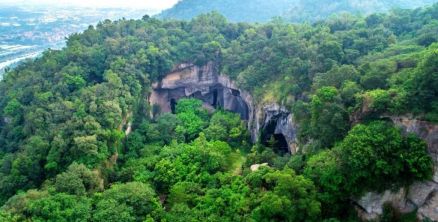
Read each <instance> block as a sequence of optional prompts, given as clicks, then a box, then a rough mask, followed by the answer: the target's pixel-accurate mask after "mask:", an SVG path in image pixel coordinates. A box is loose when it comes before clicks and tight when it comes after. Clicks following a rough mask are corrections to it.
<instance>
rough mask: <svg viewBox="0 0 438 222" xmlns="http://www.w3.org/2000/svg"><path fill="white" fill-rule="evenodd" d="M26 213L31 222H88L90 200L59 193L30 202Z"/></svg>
mask: <svg viewBox="0 0 438 222" xmlns="http://www.w3.org/2000/svg"><path fill="white" fill-rule="evenodd" d="M27 211H28V214H29V215H31V217H30V218H29V219H30V220H31V221H41V222H42V221H50V222H55V221H61V222H62V221H65V222H67V221H88V220H90V218H91V200H90V199H88V198H86V197H79V196H72V195H68V194H63V193H59V194H55V195H53V196H48V197H43V198H41V199H37V200H34V201H31V202H30V203H29V205H28V209H27Z"/></svg>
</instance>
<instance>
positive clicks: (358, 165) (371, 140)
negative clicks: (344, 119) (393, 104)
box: [335, 121, 432, 195]
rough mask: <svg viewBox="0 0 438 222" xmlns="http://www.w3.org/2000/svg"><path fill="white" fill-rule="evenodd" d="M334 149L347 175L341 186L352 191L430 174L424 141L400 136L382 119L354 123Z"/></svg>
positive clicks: (369, 188) (387, 185) (358, 191)
mask: <svg viewBox="0 0 438 222" xmlns="http://www.w3.org/2000/svg"><path fill="white" fill-rule="evenodd" d="M335 151H336V152H337V153H339V157H338V158H340V161H341V162H342V164H343V165H342V167H343V168H344V169H343V171H344V174H345V175H346V178H348V181H347V183H345V189H347V190H349V191H350V192H351V193H352V194H355V195H358V194H361V193H362V192H363V191H368V190H378V191H382V190H385V189H388V188H391V187H394V186H398V185H408V184H410V183H412V182H413V181H415V180H424V179H428V178H430V177H431V176H432V168H431V167H432V160H431V157H430V156H429V155H428V153H427V146H426V144H425V143H424V142H423V141H421V140H419V139H418V138H415V137H412V136H408V137H403V136H402V135H401V133H400V131H399V130H398V129H396V128H394V127H392V126H391V125H389V124H388V123H385V122H379V121H377V122H372V123H370V124H368V125H361V124H359V125H356V126H355V127H354V128H353V129H352V130H351V131H350V132H349V134H348V135H347V136H346V137H345V139H344V140H343V141H342V142H341V143H340V144H339V145H338V146H337V147H336V148H335ZM412 163H415V164H414V165H412Z"/></svg>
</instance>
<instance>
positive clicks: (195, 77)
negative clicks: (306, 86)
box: [149, 62, 297, 153]
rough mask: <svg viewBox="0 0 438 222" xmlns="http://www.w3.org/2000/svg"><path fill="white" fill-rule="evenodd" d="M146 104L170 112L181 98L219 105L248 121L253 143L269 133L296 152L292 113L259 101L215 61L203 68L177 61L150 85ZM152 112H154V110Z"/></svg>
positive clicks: (276, 105) (208, 105)
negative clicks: (221, 69) (176, 64)
mask: <svg viewBox="0 0 438 222" xmlns="http://www.w3.org/2000/svg"><path fill="white" fill-rule="evenodd" d="M152 89H153V90H152V93H151V95H150V97H149V103H150V104H151V105H152V106H154V107H155V108H154V110H155V112H173V111H174V107H175V105H176V103H177V102H178V100H180V99H181V98H197V99H200V100H202V101H203V103H204V107H206V108H208V109H218V108H222V109H225V110H228V111H231V112H235V113H238V114H240V116H241V118H242V119H243V120H245V121H247V123H248V129H249V130H250V132H251V136H252V140H253V142H256V141H257V140H259V139H261V140H262V141H261V142H266V140H268V139H269V138H270V137H271V136H274V137H276V138H277V139H279V140H282V141H283V140H284V141H285V143H284V144H285V146H287V147H283V148H286V149H287V151H288V152H291V153H295V152H296V150H297V146H296V131H297V127H296V124H295V123H294V121H293V115H292V114H291V112H290V111H288V110H287V109H286V108H284V107H282V106H279V105H278V104H268V105H264V104H258V103H256V102H254V101H253V98H252V96H251V95H250V94H249V93H248V92H246V91H245V90H242V89H239V87H237V85H236V84H235V83H234V82H233V81H232V80H231V79H230V78H229V77H228V76H226V75H222V74H220V73H219V71H218V67H217V65H216V64H215V63H213V62H210V63H208V64H206V65H204V66H202V67H199V66H196V65H193V64H180V65H178V66H176V67H175V68H174V69H173V71H171V72H170V73H169V74H167V75H166V76H165V77H164V78H163V79H162V80H161V81H159V82H156V83H154V84H153V85H152ZM152 115H155V113H153V114H152Z"/></svg>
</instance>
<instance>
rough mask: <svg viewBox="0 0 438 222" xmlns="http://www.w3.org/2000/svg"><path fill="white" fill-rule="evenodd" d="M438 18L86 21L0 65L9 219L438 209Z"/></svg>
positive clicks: (1, 149) (0, 180) (419, 14)
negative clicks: (36, 51) (5, 67)
mask: <svg viewBox="0 0 438 222" xmlns="http://www.w3.org/2000/svg"><path fill="white" fill-rule="evenodd" d="M437 33H438V4H435V5H433V6H431V7H426V8H419V9H415V10H396V11H394V12H391V13H388V14H372V15H369V16H367V17H361V16H357V17H355V16H345V17H336V18H330V19H328V20H323V21H321V22H318V23H315V24H308V23H305V24H293V23H287V22H282V21H280V20H274V21H271V22H267V23H263V24H254V23H233V22H229V21H227V19H226V18H225V17H224V16H222V15H221V14H218V13H215V12H213V13H208V14H203V15H200V16H198V17H195V18H194V19H192V20H190V21H178V20H160V19H157V18H153V17H149V16H144V17H143V18H142V19H139V20H128V19H121V20H117V21H110V20H105V21H103V22H100V23H99V24H98V25H96V26H95V27H94V26H90V27H89V28H88V29H86V30H84V32H83V33H78V34H73V35H71V36H70V37H69V38H68V40H67V43H66V47H65V48H63V49H61V50H47V51H45V52H44V53H43V55H42V56H41V57H38V58H36V59H35V60H32V61H27V62H25V63H23V64H21V65H19V66H17V67H16V68H14V69H12V70H9V71H8V72H7V73H6V74H5V75H4V79H3V80H1V81H0V205H1V208H0V221H8V222H9V221H11V222H17V221H61V222H62V221H91V222H107V221H127V222H142V221H147V222H149V221H172V222H173V221H176V222H178V221H181V222H185V221H214V222H216V221H254V222H258V221H292V222H302V221H306V222H307V221H310V222H312V221H332V222H337V221H360V219H359V217H360V218H361V219H364V220H365V219H367V220H374V221H375V220H381V221H415V220H416V218H418V219H419V220H420V221H422V220H423V219H424V221H429V220H434V219H436V218H438V216H437V212H436V210H435V209H436V206H438V192H437V190H438V186H437V181H436V180H437V178H438V177H437V176H436V173H437V172H436V171H435V170H436V168H437V166H438V160H437V158H436V153H438V150H437V147H438V141H437V139H436V135H438V88H437V85H438V36H437ZM434 175H435V176H434ZM393 192H394V193H395V194H393ZM382 193H384V194H385V195H383V194H382ZM388 199H389V200H388ZM407 203H412V204H411V205H409V206H406V204H407Z"/></svg>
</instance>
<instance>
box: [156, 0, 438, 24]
mask: <svg viewBox="0 0 438 222" xmlns="http://www.w3.org/2000/svg"><path fill="white" fill-rule="evenodd" d="M435 2H437V1H436V0H368V1H361V0H270V1H265V0H239V1H235V0H181V1H179V2H178V3H177V4H176V5H175V6H174V7H172V8H170V9H167V10H165V11H163V12H162V13H161V14H159V15H158V17H159V18H171V19H186V20H187V19H192V18H194V17H196V16H198V15H200V14H204V13H209V12H212V11H217V12H219V13H221V14H223V15H224V16H225V17H226V18H227V19H229V20H230V21H233V22H267V21H270V20H271V19H272V17H276V16H282V17H284V18H285V19H286V20H288V21H291V22H303V21H308V22H315V21H318V20H322V19H326V18H328V17H330V16H331V15H332V14H339V13H350V14H364V15H369V14H371V13H377V12H386V11H389V10H391V9H395V8H400V9H413V8H417V7H421V6H425V5H431V4H433V3H435Z"/></svg>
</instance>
